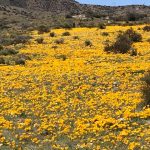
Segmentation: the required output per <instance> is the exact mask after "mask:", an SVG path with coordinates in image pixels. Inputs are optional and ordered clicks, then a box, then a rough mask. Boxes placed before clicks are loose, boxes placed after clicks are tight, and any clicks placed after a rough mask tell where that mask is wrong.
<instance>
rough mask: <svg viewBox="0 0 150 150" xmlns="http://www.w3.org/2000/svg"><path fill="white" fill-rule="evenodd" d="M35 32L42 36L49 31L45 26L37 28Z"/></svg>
mask: <svg viewBox="0 0 150 150" xmlns="http://www.w3.org/2000/svg"><path fill="white" fill-rule="evenodd" d="M37 30H38V33H39V34H43V33H48V32H49V30H50V29H49V27H47V26H44V25H41V26H39V27H38V29H37Z"/></svg>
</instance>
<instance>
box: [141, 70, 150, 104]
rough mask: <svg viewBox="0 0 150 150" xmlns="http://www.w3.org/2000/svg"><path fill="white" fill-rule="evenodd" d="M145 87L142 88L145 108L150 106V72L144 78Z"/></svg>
mask: <svg viewBox="0 0 150 150" xmlns="http://www.w3.org/2000/svg"><path fill="white" fill-rule="evenodd" d="M143 81H144V82H145V85H144V86H143V88H142V92H143V98H144V106H147V105H150V71H149V72H148V73H147V74H146V75H145V77H144V78H143Z"/></svg>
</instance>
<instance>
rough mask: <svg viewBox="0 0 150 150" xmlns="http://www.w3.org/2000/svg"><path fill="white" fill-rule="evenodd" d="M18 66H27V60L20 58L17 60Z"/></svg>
mask: <svg viewBox="0 0 150 150" xmlns="http://www.w3.org/2000/svg"><path fill="white" fill-rule="evenodd" d="M15 64H16V65H25V59H23V58H18V59H16V60H15Z"/></svg>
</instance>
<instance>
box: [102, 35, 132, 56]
mask: <svg viewBox="0 0 150 150" xmlns="http://www.w3.org/2000/svg"><path fill="white" fill-rule="evenodd" d="M131 46H132V42H131V40H130V38H129V37H128V36H126V35H125V34H122V33H120V34H119V35H118V37H117V40H116V42H115V43H113V44H112V45H109V44H106V46H105V49H104V50H105V51H106V52H113V53H122V54H125V53H127V52H128V51H129V50H130V48H131Z"/></svg>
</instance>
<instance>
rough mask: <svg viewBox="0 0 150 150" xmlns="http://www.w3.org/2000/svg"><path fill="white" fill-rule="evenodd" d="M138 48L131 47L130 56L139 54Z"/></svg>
mask: <svg viewBox="0 0 150 150" xmlns="http://www.w3.org/2000/svg"><path fill="white" fill-rule="evenodd" d="M137 54H138V53H137V49H135V48H130V56H137Z"/></svg>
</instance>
